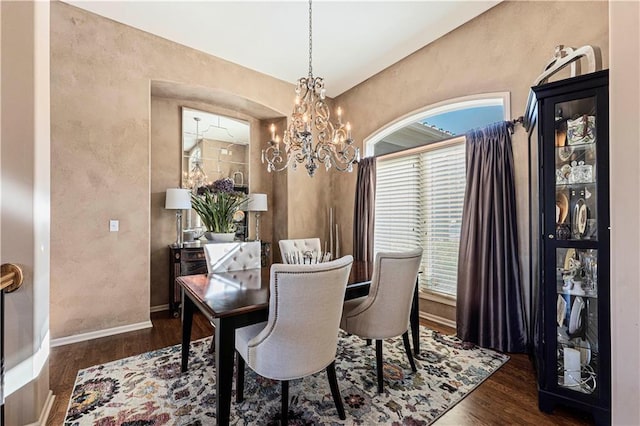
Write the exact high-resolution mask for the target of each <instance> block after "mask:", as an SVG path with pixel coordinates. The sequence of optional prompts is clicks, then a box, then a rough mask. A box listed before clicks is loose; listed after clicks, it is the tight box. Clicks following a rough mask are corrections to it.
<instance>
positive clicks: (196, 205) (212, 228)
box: [191, 178, 248, 241]
mask: <svg viewBox="0 0 640 426" xmlns="http://www.w3.org/2000/svg"><path fill="white" fill-rule="evenodd" d="M247 199H248V197H247V196H246V195H245V194H244V193H242V192H238V191H235V190H234V189H233V181H232V180H231V179H229V178H223V179H218V180H216V181H215V182H213V183H212V184H211V185H205V186H201V187H200V188H198V190H197V192H196V193H195V194H191V207H192V208H193V209H194V210H195V211H196V213H197V214H198V216H200V219H202V224H203V225H204V226H205V228H206V229H207V232H205V237H206V238H207V239H208V240H213V241H233V239H234V237H235V231H236V224H235V223H234V221H233V215H234V213H235V212H236V211H238V210H239V209H240V208H241V207H242V206H243V205H244V203H246V202H247Z"/></svg>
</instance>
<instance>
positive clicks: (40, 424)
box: [26, 390, 56, 426]
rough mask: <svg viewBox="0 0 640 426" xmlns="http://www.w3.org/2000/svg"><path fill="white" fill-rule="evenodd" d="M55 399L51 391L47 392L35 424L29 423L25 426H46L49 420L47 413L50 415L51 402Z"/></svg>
mask: <svg viewBox="0 0 640 426" xmlns="http://www.w3.org/2000/svg"><path fill="white" fill-rule="evenodd" d="M55 399H56V396H55V395H54V394H53V391H52V390H49V393H48V394H47V399H46V401H45V402H44V406H43V407H42V411H41V412H40V418H39V419H38V421H37V422H35V423H29V424H27V425H26V426H46V425H47V420H49V413H51V407H53V401H54V400H55Z"/></svg>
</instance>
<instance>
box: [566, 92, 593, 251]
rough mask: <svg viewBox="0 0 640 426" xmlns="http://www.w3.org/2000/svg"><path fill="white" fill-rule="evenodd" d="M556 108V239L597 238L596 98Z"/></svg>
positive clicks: (575, 101)
mask: <svg viewBox="0 0 640 426" xmlns="http://www.w3.org/2000/svg"><path fill="white" fill-rule="evenodd" d="M555 111H556V116H555V146H556V148H555V151H556V152H555V176H556V238H557V239H559V240H597V239H598V235H597V234H598V230H597V208H596V206H597V191H596V178H597V176H596V165H597V161H596V160H597V159H596V144H597V139H596V117H595V115H594V114H595V113H594V111H595V98H585V99H578V100H573V101H570V102H561V103H557V104H555Z"/></svg>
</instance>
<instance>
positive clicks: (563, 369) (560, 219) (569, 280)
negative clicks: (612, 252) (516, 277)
mask: <svg viewBox="0 0 640 426" xmlns="http://www.w3.org/2000/svg"><path fill="white" fill-rule="evenodd" d="M595 111H596V103H595V98H594V97H588V98H584V99H577V100H571V101H568V102H561V103H556V104H555V108H554V112H555V123H554V127H555V203H556V205H555V226H556V227H555V239H556V241H557V246H556V247H557V248H556V249H555V251H556V256H555V257H556V278H555V287H556V293H557V300H556V305H557V318H556V322H557V346H556V349H557V350H556V353H557V366H558V367H557V368H558V381H557V383H558V386H559V387H561V388H564V389H568V390H570V391H575V392H582V393H587V394H593V393H594V392H597V389H598V386H597V385H598V249H597V240H598V226H597V225H598V208H597V206H598V203H597V198H598V191H597V178H598V176H597V173H596V170H597V162H598V158H597V150H596V147H597V144H598V140H597V137H596V135H597V132H596V126H597V124H598V123H597V121H598V120H597V118H598V117H596V113H595ZM584 240H587V241H590V242H593V243H594V244H591V246H592V247H593V248H575V244H572V243H573V242H575V241H584ZM563 246H567V247H563ZM570 246H574V247H570Z"/></svg>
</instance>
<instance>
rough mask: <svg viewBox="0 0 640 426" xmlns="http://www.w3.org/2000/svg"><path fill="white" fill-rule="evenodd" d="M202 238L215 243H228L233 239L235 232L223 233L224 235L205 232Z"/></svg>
mask: <svg viewBox="0 0 640 426" xmlns="http://www.w3.org/2000/svg"><path fill="white" fill-rule="evenodd" d="M204 237H205V238H206V239H207V240H209V241H213V242H216V243H229V242H232V241H233V240H234V239H235V237H236V233H235V232H225V233H218V232H205V233H204Z"/></svg>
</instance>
